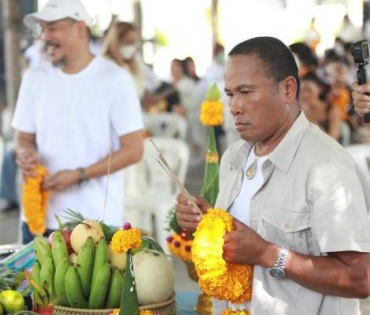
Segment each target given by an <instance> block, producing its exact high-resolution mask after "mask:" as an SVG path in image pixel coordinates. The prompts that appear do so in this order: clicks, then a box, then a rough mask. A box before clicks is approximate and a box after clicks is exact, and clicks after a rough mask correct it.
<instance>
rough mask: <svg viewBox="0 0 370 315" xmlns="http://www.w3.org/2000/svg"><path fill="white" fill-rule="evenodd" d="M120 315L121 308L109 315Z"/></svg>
mask: <svg viewBox="0 0 370 315" xmlns="http://www.w3.org/2000/svg"><path fill="white" fill-rule="evenodd" d="M118 314H119V308H116V309H114V310H113V312H112V313H110V314H109V315H118Z"/></svg>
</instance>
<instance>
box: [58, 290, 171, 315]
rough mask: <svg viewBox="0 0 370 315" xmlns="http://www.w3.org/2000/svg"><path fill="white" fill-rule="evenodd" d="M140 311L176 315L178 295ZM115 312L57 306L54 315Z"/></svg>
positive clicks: (90, 314) (106, 313)
mask: <svg viewBox="0 0 370 315" xmlns="http://www.w3.org/2000/svg"><path fill="white" fill-rule="evenodd" d="M139 309H140V310H148V311H152V312H153V313H159V314H161V315H176V294H175V292H173V293H172V294H171V296H170V298H169V299H168V300H167V301H166V302H162V303H157V304H150V305H143V306H140V307H139ZM112 311H113V310H90V309H80V308H71V307H65V306H59V305H56V306H54V307H53V315H95V314H97V315H109V314H110V313H112Z"/></svg>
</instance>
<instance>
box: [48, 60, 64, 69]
mask: <svg viewBox="0 0 370 315" xmlns="http://www.w3.org/2000/svg"><path fill="white" fill-rule="evenodd" d="M51 64H52V65H53V66H54V67H55V68H58V69H63V68H64V67H65V66H66V60H65V58H62V59H55V60H53V59H52V60H51Z"/></svg>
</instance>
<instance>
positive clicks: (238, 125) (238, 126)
mask: <svg viewBox="0 0 370 315" xmlns="http://www.w3.org/2000/svg"><path fill="white" fill-rule="evenodd" d="M250 126H251V124H249V123H246V122H241V121H236V122H235V129H236V130H238V131H240V130H244V129H247V128H249V127H250Z"/></svg>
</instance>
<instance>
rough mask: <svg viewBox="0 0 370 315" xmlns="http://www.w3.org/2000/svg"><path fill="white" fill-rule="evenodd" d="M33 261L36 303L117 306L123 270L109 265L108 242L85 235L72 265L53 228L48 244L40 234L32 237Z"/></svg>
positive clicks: (61, 239) (58, 233)
mask: <svg viewBox="0 0 370 315" xmlns="http://www.w3.org/2000/svg"><path fill="white" fill-rule="evenodd" d="M35 256H36V262H35V265H34V267H33V270H32V275H31V277H32V281H34V283H36V284H37V286H38V287H39V288H40V290H34V297H35V301H36V303H37V304H41V305H47V304H48V303H51V302H52V301H55V302H56V304H58V305H63V306H69V307H74V308H89V309H102V308H106V309H112V308H118V307H119V306H120V299H121V292H122V288H123V282H124V276H123V271H122V270H120V269H118V268H112V266H111V264H110V262H109V249H108V244H107V241H106V239H105V238H104V237H102V238H101V239H100V240H99V242H98V244H94V241H93V238H92V237H88V238H87V239H86V241H85V242H84V244H83V246H82V247H81V250H80V252H79V253H78V255H77V263H76V264H75V265H73V264H71V262H70V259H69V255H68V251H67V246H66V243H65V241H64V238H63V235H62V233H61V232H60V231H59V232H58V231H56V232H55V234H54V236H53V240H52V244H51V246H50V245H49V244H48V242H47V240H46V239H44V238H42V237H38V236H37V237H36V238H35Z"/></svg>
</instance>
